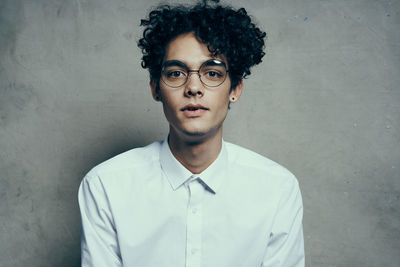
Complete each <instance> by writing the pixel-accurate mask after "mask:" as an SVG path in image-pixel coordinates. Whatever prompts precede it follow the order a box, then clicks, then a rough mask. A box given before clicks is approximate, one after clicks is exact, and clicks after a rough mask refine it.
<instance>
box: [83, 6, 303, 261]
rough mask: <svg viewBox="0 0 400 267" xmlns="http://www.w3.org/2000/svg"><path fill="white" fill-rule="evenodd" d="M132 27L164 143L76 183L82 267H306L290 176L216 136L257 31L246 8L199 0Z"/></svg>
mask: <svg viewBox="0 0 400 267" xmlns="http://www.w3.org/2000/svg"><path fill="white" fill-rule="evenodd" d="M142 25H143V26H145V27H146V29H145V31H144V34H143V38H142V39H141V40H140V41H139V47H140V48H141V49H142V51H143V54H144V55H143V62H142V66H143V67H144V68H148V69H149V71H150V80H151V81H150V87H151V92H152V95H153V97H154V99H155V100H156V101H159V102H161V104H162V105H163V108H164V114H165V117H166V119H167V120H168V122H169V125H170V130H169V135H168V137H167V138H166V139H165V140H164V141H162V142H155V143H153V144H150V145H148V146H146V147H143V148H137V149H133V150H130V151H128V152H125V153H123V154H121V155H118V156H116V157H114V158H112V159H110V160H108V161H106V162H104V163H102V164H100V165H99V166H97V167H95V168H94V169H92V170H91V171H90V172H89V173H88V174H87V176H86V177H85V178H84V180H83V181H82V184H81V187H80V191H79V203H80V208H81V216H82V225H83V233H82V265H83V266H95V267H101V266H107V267H113V266H138V267H154V266H164V267H165V266H166V267H184V266H186V267H199V266H208V267H235V266H238V267H242V266H243V267H251V266H254V267H260V266H276V267H277V266H282V267H291V266H304V248H303V232H302V212H303V209H302V201H301V195H300V191H299V187H298V183H297V181H296V178H295V177H294V176H293V175H292V174H291V173H290V172H289V171H287V170H286V169H284V168H283V167H281V166H280V165H278V164H277V163H275V162H272V161H271V160H268V159H267V158H264V157H262V156H260V155H258V154H256V153H254V152H251V151H249V150H246V149H244V148H241V147H239V146H236V145H233V144H230V143H227V142H224V141H223V140H222V125H223V121H224V119H225V117H226V115H227V112H228V109H229V105H230V104H231V103H234V102H236V101H237V100H239V98H240V95H241V93H242V88H243V78H244V77H245V76H246V75H248V74H250V67H251V66H253V65H256V64H258V63H260V62H261V58H262V57H263V55H264V52H263V47H264V37H265V33H264V32H262V31H261V30H260V29H259V28H258V27H256V26H255V25H254V24H253V23H252V22H251V19H250V17H249V16H248V15H247V13H246V11H245V10H244V9H239V10H235V9H232V8H230V7H223V6H220V5H211V4H207V3H203V4H198V5H195V6H189V7H188V6H174V7H170V6H160V7H158V8H156V9H155V10H153V11H152V12H151V13H150V14H149V17H148V19H146V20H142Z"/></svg>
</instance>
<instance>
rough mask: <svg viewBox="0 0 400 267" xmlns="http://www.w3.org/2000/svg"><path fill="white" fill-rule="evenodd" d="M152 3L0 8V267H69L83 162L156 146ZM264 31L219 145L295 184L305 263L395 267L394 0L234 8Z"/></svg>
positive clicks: (92, 1) (399, 214)
mask: <svg viewBox="0 0 400 267" xmlns="http://www.w3.org/2000/svg"><path fill="white" fill-rule="evenodd" d="M157 3H158V1H157V0H140V1H133V0H132V1H129V0H114V1H108V0H0V266H2V267H19V266H32V267H47V266H51V267H52V266H60V267H71V266H73V267H77V266H79V264H80V255H79V254H80V252H79V249H80V248H79V239H80V218H79V208H78V204H77V190H78V186H79V183H80V181H81V179H82V177H83V176H84V175H85V173H86V172H88V171H89V170H90V169H91V168H92V167H93V166H95V165H96V164H98V163H100V162H102V161H103V160H106V159H107V158H109V157H111V156H114V155H116V154H118V153H120V152H122V151H125V150H128V149H131V148H134V147H138V146H143V145H146V144H148V143H150V142H152V141H154V140H160V139H163V138H164V137H165V135H166V134H167V130H168V125H167V123H166V121H165V119H164V116H163V113H162V109H161V105H160V104H159V103H157V102H155V101H153V99H152V97H151V94H150V89H149V86H148V82H149V80H148V73H147V71H146V70H143V69H141V67H140V58H141V53H140V50H139V49H138V48H137V46H136V42H137V40H138V39H139V38H140V35H141V28H140V27H139V23H140V19H141V18H143V17H144V16H145V14H146V12H147V11H148V10H149V9H150V8H151V7H152V6H154V5H156V4H157ZM226 3H231V4H232V5H234V6H236V7H238V6H242V5H243V6H245V7H246V8H247V10H248V12H249V13H250V14H252V15H253V16H254V18H255V20H256V21H257V22H258V24H259V25H260V26H261V27H262V28H263V29H264V30H265V31H267V33H268V42H267V47H266V50H267V55H266V57H265V58H264V61H263V63H262V64H260V65H259V66H257V67H255V68H254V69H253V71H252V75H251V76H250V77H249V78H248V79H246V80H245V82H244V90H243V95H242V98H241V99H240V101H239V102H238V103H236V104H234V105H232V107H231V110H230V111H229V114H228V118H227V120H226V123H225V128H224V138H225V140H227V141H230V142H233V143H236V144H239V145H241V146H244V147H247V148H249V149H252V150H254V151H256V152H258V153H260V154H262V155H265V156H267V157H269V158H271V159H273V160H275V161H277V162H279V163H280V164H282V165H284V166H286V167H287V168H288V169H290V170H291V171H292V172H293V173H294V174H295V175H296V176H297V178H298V180H299V183H300V186H301V190H302V194H303V201H304V235H305V249H306V262H307V266H310V267H316V266H340V267H344V266H364V267H368V266H386V267H391V266H393V267H395V266H396V267H397V266H399V265H400V253H399V251H400V204H399V203H400V200H399V196H400V164H399V163H400V146H399V143H400V132H399V127H400V125H399V122H400V90H399V84H400V30H399V29H400V19H399V16H400V15H399V12H400V1H398V0H393V1H389V0H334V1H333V0H331V1H328V0H325V1H324V0H303V1H300V0H299V1H290V0H280V1H278V0H266V1H261V0H248V1H239V0H235V1H232V2H229V1H226Z"/></svg>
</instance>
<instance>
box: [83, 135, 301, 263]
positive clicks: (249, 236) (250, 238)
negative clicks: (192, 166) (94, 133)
mask: <svg viewBox="0 0 400 267" xmlns="http://www.w3.org/2000/svg"><path fill="white" fill-rule="evenodd" d="M79 204H80V210H81V218H82V244H81V245H82V266H85V267H86V266H94V267H102V266H104V267H116V266H127V267H136V266H137V267H156V266H163V267H200V266H203V267H262V266H274V267H278V266H282V267H292V266H293V267H294V266H296V267H298V266H304V242H303V230H302V216H303V207H302V200H301V194H300V190H299V186H298V182H297V180H296V178H295V177H294V176H293V175H292V174H291V173H290V172H289V171H288V170H286V169H285V168H283V167H282V166H280V165H278V164H277V163H275V162H273V161H271V160H269V159H267V158H265V157H263V156H260V155H258V154H256V153H254V152H251V151H249V150H247V149H244V148H241V147H239V146H237V145H233V144H230V143H227V142H223V145H222V149H221V152H220V154H219V156H218V158H217V159H216V160H215V161H214V162H213V163H212V164H211V165H210V166H209V167H208V168H207V169H206V170H204V171H203V172H202V173H200V174H192V173H191V172H190V171H188V170H187V169H186V168H185V167H183V166H182V165H181V164H180V163H179V162H178V161H177V160H176V159H175V157H174V156H173V155H172V153H171V151H170V148H169V146H168V142H167V141H166V140H164V141H163V142H155V143H152V144H150V145H148V146H146V147H143V148H136V149H132V150H130V151H127V152H125V153H122V154H120V155H118V156H116V157H114V158H112V159H110V160H108V161H106V162H104V163H102V164H100V165H98V166H96V167H95V168H93V169H92V170H91V171H90V172H89V173H88V174H87V175H86V177H85V178H84V180H83V181H82V183H81V187H80V189H79Z"/></svg>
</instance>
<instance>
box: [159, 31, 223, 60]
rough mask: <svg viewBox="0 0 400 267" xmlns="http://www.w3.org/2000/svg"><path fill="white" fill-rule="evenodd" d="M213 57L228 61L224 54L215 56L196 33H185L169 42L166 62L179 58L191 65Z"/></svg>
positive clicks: (165, 57)
mask: <svg viewBox="0 0 400 267" xmlns="http://www.w3.org/2000/svg"><path fill="white" fill-rule="evenodd" d="M212 58H215V59H218V60H221V61H224V62H226V60H225V57H224V56H222V55H220V56H216V57H213V56H212V54H211V52H210V51H209V50H208V48H207V45H206V44H204V43H203V42H201V40H199V39H198V38H197V37H196V36H195V34H194V33H185V34H181V35H179V36H178V37H176V38H175V39H173V40H172V41H171V42H169V44H168V45H167V47H166V50H165V56H164V62H165V61H169V60H178V61H181V62H183V63H185V64H186V65H187V66H189V67H191V66H199V65H201V64H202V63H203V62H204V61H207V60H209V59H212Z"/></svg>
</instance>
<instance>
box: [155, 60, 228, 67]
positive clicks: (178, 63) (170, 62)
mask: <svg viewBox="0 0 400 267" xmlns="http://www.w3.org/2000/svg"><path fill="white" fill-rule="evenodd" d="M201 65H204V66H221V65H223V66H224V67H225V68H226V64H225V62H223V61H220V60H217V59H209V60H206V61H204V62H203V63H202V64H201ZM171 66H174V67H175V66H178V67H182V68H185V69H189V68H188V67H187V66H186V64H185V63H183V62H182V61H179V60H167V61H165V62H164V64H163V68H167V67H171Z"/></svg>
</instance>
